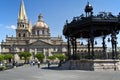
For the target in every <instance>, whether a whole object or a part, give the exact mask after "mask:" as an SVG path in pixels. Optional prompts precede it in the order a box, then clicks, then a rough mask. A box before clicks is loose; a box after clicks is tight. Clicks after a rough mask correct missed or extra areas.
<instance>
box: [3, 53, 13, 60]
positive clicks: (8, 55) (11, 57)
mask: <svg viewBox="0 0 120 80" xmlns="http://www.w3.org/2000/svg"><path fill="white" fill-rule="evenodd" d="M13 58H14V56H13V54H4V60H6V61H10V60H11V59H13Z"/></svg>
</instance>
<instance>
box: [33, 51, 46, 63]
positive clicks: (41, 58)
mask: <svg viewBox="0 0 120 80" xmlns="http://www.w3.org/2000/svg"><path fill="white" fill-rule="evenodd" d="M35 57H36V58H37V59H38V60H39V61H41V62H42V61H43V59H44V58H45V55H44V54H43V53H37V54H35Z"/></svg>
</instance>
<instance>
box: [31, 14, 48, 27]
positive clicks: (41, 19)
mask: <svg viewBox="0 0 120 80" xmlns="http://www.w3.org/2000/svg"><path fill="white" fill-rule="evenodd" d="M33 28H37V29H38V28H45V29H48V28H49V27H48V25H47V24H46V23H45V22H44V21H43V16H42V14H40V15H39V16H38V21H37V22H36V23H35V25H34V26H33Z"/></svg>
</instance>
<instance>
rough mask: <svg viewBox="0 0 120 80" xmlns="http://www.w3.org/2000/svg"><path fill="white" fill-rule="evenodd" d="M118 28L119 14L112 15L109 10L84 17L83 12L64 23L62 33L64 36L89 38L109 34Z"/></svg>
mask: <svg viewBox="0 0 120 80" xmlns="http://www.w3.org/2000/svg"><path fill="white" fill-rule="evenodd" d="M113 30H114V31H118V30H120V14H119V15H117V16H114V15H113V14H112V13H111V12H109V13H106V12H100V13H99V14H98V15H97V16H95V15H90V16H87V17H85V16H84V15H83V14H82V15H81V16H78V17H74V18H73V20H72V21H71V22H70V23H68V22H66V24H65V25H64V29H63V35H65V36H66V37H72V36H74V37H76V38H80V37H83V38H90V36H91V34H92V35H93V36H94V37H99V36H102V35H108V34H111V33H112V31H113Z"/></svg>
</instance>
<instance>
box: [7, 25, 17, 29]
mask: <svg viewBox="0 0 120 80" xmlns="http://www.w3.org/2000/svg"><path fill="white" fill-rule="evenodd" d="M7 28H9V29H16V28H17V27H16V26H15V25H10V26H7Z"/></svg>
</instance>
